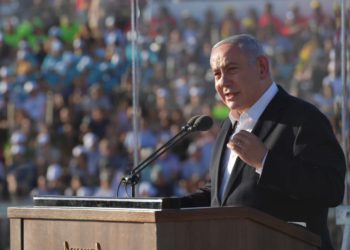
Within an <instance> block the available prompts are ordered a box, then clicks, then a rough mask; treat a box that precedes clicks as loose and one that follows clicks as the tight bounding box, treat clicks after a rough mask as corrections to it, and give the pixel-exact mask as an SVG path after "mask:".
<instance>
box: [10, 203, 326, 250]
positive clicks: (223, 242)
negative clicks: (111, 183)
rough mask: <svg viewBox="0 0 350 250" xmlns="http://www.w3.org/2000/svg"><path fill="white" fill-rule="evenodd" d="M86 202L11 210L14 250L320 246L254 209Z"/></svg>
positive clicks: (247, 249)
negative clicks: (136, 206) (189, 207)
mask: <svg viewBox="0 0 350 250" xmlns="http://www.w3.org/2000/svg"><path fill="white" fill-rule="evenodd" d="M86 199H88V198H86ZM86 199H85V200H83V199H80V200H78V201H75V202H72V200H70V202H69V203H65V204H66V205H62V204H64V202H62V200H60V202H58V203H60V206H55V205H54V204H55V202H52V200H51V201H50V202H48V203H47V204H48V205H47V206H45V205H44V203H45V202H42V201H41V202H38V204H39V205H34V206H32V207H10V208H8V217H9V219H10V232H11V236H10V240H11V250H37V249H45V250H50V249H52V250H56V249H63V250H67V249H69V250H118V249H122V250H124V249H134V250H143V249H144V250H153V249H157V250H158V249H161V250H175V249H176V250H187V249H188V250H199V249H200V250H203V249H220V250H222V249H235V250H251V249H255V250H256V249H259V250H264V249H266V250H274V249H283V250H289V249H290V250H296V249H298V250H302V249H305V250H306V249H307V250H309V249H317V247H318V246H320V242H321V241H320V239H319V237H318V236H316V235H314V234H312V233H310V232H308V231H306V230H305V229H304V228H301V227H300V226H297V225H292V224H289V223H286V222H284V221H281V220H279V219H276V218H274V217H272V216H270V215H267V214H265V213H262V212H260V211H257V210H255V209H252V208H246V207H224V208H191V209H181V208H167V206H164V207H165V208H162V204H163V205H164V204H167V203H166V202H163V201H162V200H161V202H160V203H159V200H156V201H157V202H158V203H157V202H154V201H150V200H145V201H143V202H144V203H147V202H149V203H150V204H151V203H152V202H153V203H152V205H151V206H152V207H157V206H159V207H161V208H135V203H132V204H133V205H131V206H130V204H128V207H124V208H123V207H113V206H105V207H102V206H101V204H109V205H115V204H113V200H112V199H110V200H107V201H106V200H103V199H100V200H99V201H98V200H96V199H94V200H88V201H86ZM121 200H122V199H119V201H121ZM84 201H85V203H84ZM101 201H102V203H101ZM103 202H104V203H103ZM122 202H124V203H123V204H124V205H125V204H127V202H125V200H124V201H123V200H122ZM162 202H163V203H162ZM56 203H57V202H56ZM138 203H140V202H137V203H136V204H138ZM141 203H142V202H141ZM77 204H84V205H87V204H88V206H78V205H77ZM157 204H158V205H157ZM143 206H144V205H143ZM141 207H142V206H141Z"/></svg>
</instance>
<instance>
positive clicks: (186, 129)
mask: <svg viewBox="0 0 350 250" xmlns="http://www.w3.org/2000/svg"><path fill="white" fill-rule="evenodd" d="M212 125H213V119H212V118H211V117H209V116H206V115H196V116H193V117H192V118H190V119H189V120H188V122H187V123H186V125H184V126H182V127H181V130H180V132H179V133H178V134H176V135H175V136H174V137H173V138H171V139H170V140H169V141H168V142H166V143H165V144H164V145H163V146H161V147H160V148H159V149H157V150H156V151H154V152H153V153H152V154H151V155H150V156H149V157H147V158H146V159H145V160H143V161H142V162H141V163H139V164H138V165H137V166H136V167H135V168H134V169H133V170H131V172H130V174H129V175H128V176H125V177H123V178H122V180H121V181H122V182H124V183H126V184H128V183H131V185H132V196H133V197H134V193H135V189H134V186H135V185H136V184H137V183H138V181H139V176H138V174H139V173H140V172H141V171H142V170H143V169H144V168H146V167H147V166H149V165H150V164H151V163H152V162H153V161H155V160H156V159H158V158H159V157H160V156H161V155H162V154H163V153H165V152H166V151H167V150H169V149H170V148H171V147H172V146H173V145H175V144H176V143H177V142H179V141H180V140H181V139H182V138H184V137H185V136H186V135H188V134H189V133H191V132H195V131H206V130H209V129H210V128H211V126H212Z"/></svg>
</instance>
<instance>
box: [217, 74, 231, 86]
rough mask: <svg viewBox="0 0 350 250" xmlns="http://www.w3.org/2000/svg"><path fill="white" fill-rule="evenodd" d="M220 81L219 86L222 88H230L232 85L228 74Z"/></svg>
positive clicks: (222, 76)
mask: <svg viewBox="0 0 350 250" xmlns="http://www.w3.org/2000/svg"><path fill="white" fill-rule="evenodd" d="M219 81H220V82H219V84H220V85H221V86H228V85H229V84H230V81H229V79H228V77H227V74H222V75H221V78H220V80H219Z"/></svg>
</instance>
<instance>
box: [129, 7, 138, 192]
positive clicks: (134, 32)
mask: <svg viewBox="0 0 350 250" xmlns="http://www.w3.org/2000/svg"><path fill="white" fill-rule="evenodd" d="M138 11H139V5H138V0H132V1H131V46H132V47H131V55H132V65H131V79H132V104H133V135H134V136H133V138H134V166H137V165H138V163H139V148H140V146H139V145H140V142H139V117H140V111H139V89H140V88H139V78H138V70H139V69H138V58H137V48H138V47H137V40H138ZM131 192H132V197H135V193H136V192H135V186H134V185H132V191H131Z"/></svg>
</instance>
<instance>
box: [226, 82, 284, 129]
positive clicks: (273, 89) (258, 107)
mask: <svg viewBox="0 0 350 250" xmlns="http://www.w3.org/2000/svg"><path fill="white" fill-rule="evenodd" d="M277 91H278V88H277V85H276V83H275V82H273V83H272V84H271V86H270V87H269V88H268V89H267V90H266V91H265V93H264V94H263V95H262V96H261V97H260V98H259V99H258V100H257V101H256V102H255V103H254V104H253V106H251V107H250V108H249V109H248V110H247V111H245V112H243V113H242V114H241V115H239V114H238V113H236V112H234V111H231V112H230V113H229V119H230V120H231V123H232V124H234V123H235V122H236V121H238V123H239V124H245V123H247V122H249V123H250V124H252V125H255V123H256V122H257V121H258V119H259V118H260V116H261V114H262V113H263V112H264V110H265V109H266V107H267V105H268V104H269V103H270V101H271V100H272V98H273V97H274V96H275V95H276V93H277ZM247 126H249V125H247Z"/></svg>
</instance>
